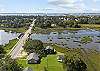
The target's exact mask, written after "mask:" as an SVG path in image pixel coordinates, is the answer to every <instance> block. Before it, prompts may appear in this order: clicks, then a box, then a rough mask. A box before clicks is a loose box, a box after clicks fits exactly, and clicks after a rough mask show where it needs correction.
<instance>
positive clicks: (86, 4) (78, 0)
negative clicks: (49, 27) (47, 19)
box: [0, 0, 100, 13]
mask: <svg viewBox="0 0 100 71" xmlns="http://www.w3.org/2000/svg"><path fill="white" fill-rule="evenodd" d="M99 5H100V0H0V13H100V6H99Z"/></svg>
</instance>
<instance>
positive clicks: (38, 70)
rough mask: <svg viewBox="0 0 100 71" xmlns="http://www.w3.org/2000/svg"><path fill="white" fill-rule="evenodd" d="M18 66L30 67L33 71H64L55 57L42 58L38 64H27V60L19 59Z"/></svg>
mask: <svg viewBox="0 0 100 71" xmlns="http://www.w3.org/2000/svg"><path fill="white" fill-rule="evenodd" d="M18 63H19V64H22V66H23V67H24V68H25V67H32V69H33V71H45V69H46V70H48V71H64V70H63V65H62V63H59V62H58V61H57V55H48V56H47V57H43V58H42V59H41V63H40V64H27V60H25V59H22V60H21V59H19V60H18Z"/></svg>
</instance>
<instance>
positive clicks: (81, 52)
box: [52, 45, 100, 71]
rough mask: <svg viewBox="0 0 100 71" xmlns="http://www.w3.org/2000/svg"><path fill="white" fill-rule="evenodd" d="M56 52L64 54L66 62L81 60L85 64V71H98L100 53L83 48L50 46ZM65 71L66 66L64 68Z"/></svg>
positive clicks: (99, 68)
mask: <svg viewBox="0 0 100 71" xmlns="http://www.w3.org/2000/svg"><path fill="white" fill-rule="evenodd" d="M52 46H53V47H54V48H55V49H56V50H57V51H59V52H61V53H64V54H65V57H66V61H69V60H70V61H72V62H76V61H77V60H79V61H80V60H82V63H83V64H84V63H85V64H86V66H87V71H99V70H100V53H99V52H98V51H96V50H95V49H84V48H61V47H59V46H57V45H52ZM64 64H66V63H64ZM64 68H65V69H67V68H68V65H65V66H64Z"/></svg>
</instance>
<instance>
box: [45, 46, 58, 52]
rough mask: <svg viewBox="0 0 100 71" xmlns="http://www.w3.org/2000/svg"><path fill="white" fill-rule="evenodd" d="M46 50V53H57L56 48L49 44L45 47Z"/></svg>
mask: <svg viewBox="0 0 100 71" xmlns="http://www.w3.org/2000/svg"><path fill="white" fill-rule="evenodd" d="M45 52H46V54H55V53H56V51H55V49H54V48H53V47H51V46H47V47H46V48H45Z"/></svg>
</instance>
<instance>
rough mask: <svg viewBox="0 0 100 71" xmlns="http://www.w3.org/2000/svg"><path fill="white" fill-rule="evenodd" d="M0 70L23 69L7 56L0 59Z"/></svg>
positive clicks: (15, 70) (13, 70) (16, 70)
mask: <svg viewBox="0 0 100 71" xmlns="http://www.w3.org/2000/svg"><path fill="white" fill-rule="evenodd" d="M0 71H23V67H22V66H21V65H19V64H18V63H17V61H16V60H13V59H11V58H10V57H9V56H7V57H5V58H3V59H0Z"/></svg>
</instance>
